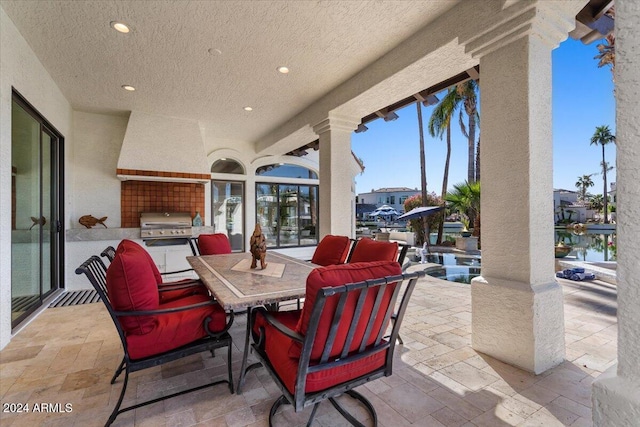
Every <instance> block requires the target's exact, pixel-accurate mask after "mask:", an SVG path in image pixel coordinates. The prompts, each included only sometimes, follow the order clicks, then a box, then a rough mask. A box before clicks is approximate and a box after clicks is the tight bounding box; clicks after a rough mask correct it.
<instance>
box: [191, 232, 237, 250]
mask: <svg viewBox="0 0 640 427" xmlns="http://www.w3.org/2000/svg"><path fill="white" fill-rule="evenodd" d="M198 247H199V248H200V255H221V254H230V253H231V243H229V238H228V237H227V236H226V235H225V234H222V233H215V234H201V235H200V236H198Z"/></svg>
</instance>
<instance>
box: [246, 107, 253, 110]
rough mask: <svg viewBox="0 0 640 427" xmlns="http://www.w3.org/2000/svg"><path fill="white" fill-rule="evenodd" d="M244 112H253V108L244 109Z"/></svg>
mask: <svg viewBox="0 0 640 427" xmlns="http://www.w3.org/2000/svg"><path fill="white" fill-rule="evenodd" d="M244 111H253V108H251V107H244Z"/></svg>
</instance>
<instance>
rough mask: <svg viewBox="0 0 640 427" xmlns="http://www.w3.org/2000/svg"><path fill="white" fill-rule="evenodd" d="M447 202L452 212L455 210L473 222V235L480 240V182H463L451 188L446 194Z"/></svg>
mask: <svg viewBox="0 0 640 427" xmlns="http://www.w3.org/2000/svg"><path fill="white" fill-rule="evenodd" d="M446 200H447V202H449V207H450V208H451V209H452V210H457V211H458V212H460V213H463V214H464V215H466V216H467V217H469V218H474V220H473V235H474V236H477V237H478V240H480V182H471V183H469V182H465V183H463V184H456V185H454V186H453V191H451V192H449V193H447V197H446Z"/></svg>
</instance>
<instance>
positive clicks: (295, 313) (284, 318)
mask: <svg viewBox="0 0 640 427" xmlns="http://www.w3.org/2000/svg"><path fill="white" fill-rule="evenodd" d="M301 312H302V310H288V311H270V312H269V314H270V315H271V316H273V317H275V319H276V320H278V321H279V322H280V323H282V324H283V325H285V326H286V327H287V328H289V329H291V330H292V331H295V330H296V326H297V325H298V320H299V319H300V313H301ZM254 313H255V319H254V320H253V326H252V331H251V332H252V333H253V340H254V341H255V342H258V339H259V337H260V332H259V330H260V327H264V326H266V320H265V318H264V316H263V315H262V312H260V311H256V312H254Z"/></svg>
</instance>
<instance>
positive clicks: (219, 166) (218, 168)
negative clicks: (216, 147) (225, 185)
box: [211, 159, 244, 175]
mask: <svg viewBox="0 0 640 427" xmlns="http://www.w3.org/2000/svg"><path fill="white" fill-rule="evenodd" d="M211 172H213V173H235V174H239V175H244V168H243V167H242V165H241V164H240V163H238V162H236V161H235V160H231V159H220V160H216V161H215V162H213V165H211Z"/></svg>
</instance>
